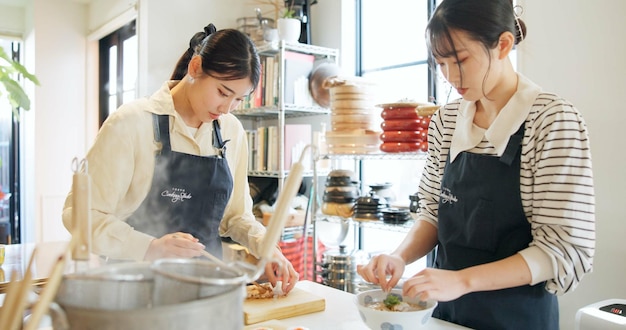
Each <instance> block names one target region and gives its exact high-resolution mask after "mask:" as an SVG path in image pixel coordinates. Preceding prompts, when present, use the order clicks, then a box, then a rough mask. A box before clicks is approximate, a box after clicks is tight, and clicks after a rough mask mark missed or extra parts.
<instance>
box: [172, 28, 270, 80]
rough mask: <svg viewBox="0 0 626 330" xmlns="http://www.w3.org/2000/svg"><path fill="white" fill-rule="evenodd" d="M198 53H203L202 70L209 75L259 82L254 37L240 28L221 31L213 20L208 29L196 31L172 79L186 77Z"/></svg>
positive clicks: (259, 72) (257, 56)
mask: <svg viewBox="0 0 626 330" xmlns="http://www.w3.org/2000/svg"><path fill="white" fill-rule="evenodd" d="M196 54H197V55H200V56H201V57H202V71H204V73H206V74H207V75H210V76H215V77H217V78H219V79H224V80H234V79H242V78H250V81H251V82H252V86H253V88H255V87H256V86H257V85H258V83H259V79H260V77H261V64H260V60H259V54H258V53H257V50H256V47H255V46H254V43H253V42H252V40H250V38H249V37H248V36H247V35H245V34H244V33H242V32H240V31H238V30H235V29H224V30H219V31H217V30H216V28H215V25H213V24H209V25H207V26H206V27H205V28H204V31H202V32H198V33H196V34H194V36H193V37H192V38H191V40H189V48H188V49H187V50H186V51H185V52H184V53H183V55H182V56H181V57H180V58H179V59H178V62H177V63H176V67H175V68H174V72H172V76H171V77H170V79H171V80H181V79H183V77H184V76H185V75H186V74H187V68H188V66H189V61H191V57H192V56H193V55H196Z"/></svg>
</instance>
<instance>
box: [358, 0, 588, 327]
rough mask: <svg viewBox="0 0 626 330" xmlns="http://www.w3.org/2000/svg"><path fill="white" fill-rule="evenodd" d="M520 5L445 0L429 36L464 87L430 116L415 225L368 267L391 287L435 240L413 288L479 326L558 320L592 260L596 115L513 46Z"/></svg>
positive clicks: (519, 35) (449, 75) (440, 310)
mask: <svg viewBox="0 0 626 330" xmlns="http://www.w3.org/2000/svg"><path fill="white" fill-rule="evenodd" d="M518 14H520V10H519V8H515V9H514V7H513V5H512V4H511V1H510V0H472V1H467V0H443V1H442V2H441V4H440V5H439V6H438V7H437V8H436V10H435V12H434V14H433V16H432V18H431V19H430V21H429V23H428V25H427V28H426V42H427V45H428V47H429V49H430V51H431V56H432V58H433V60H434V62H435V63H436V65H437V66H438V67H439V69H440V70H441V72H442V74H443V75H444V77H445V78H446V79H447V81H448V82H449V83H450V84H451V85H452V86H453V87H454V88H455V89H456V90H457V91H458V93H459V94H460V95H461V96H462V97H461V98H460V99H458V100H454V101H452V102H450V103H448V104H446V105H444V106H442V107H441V108H440V109H439V110H438V111H437V112H436V113H435V114H434V115H433V117H432V119H431V123H430V126H429V132H428V144H429V146H428V157H427V160H426V165H425V167H424V172H423V175H422V178H421V182H420V186H419V191H418V195H419V200H420V202H419V205H420V209H419V211H418V220H417V221H416V222H415V225H414V226H413V228H412V229H411V231H410V232H409V233H408V234H407V236H406V237H405V239H404V241H403V242H402V243H401V244H400V245H399V246H398V247H397V248H396V249H395V250H394V251H393V252H391V253H390V254H381V255H378V256H375V257H373V258H372V260H371V261H370V263H369V264H367V265H364V266H361V267H358V272H359V274H360V275H361V276H362V277H363V278H364V279H365V280H367V281H370V282H373V283H377V284H380V285H381V287H382V288H383V289H386V290H388V289H390V288H392V287H394V286H395V285H396V284H397V283H398V281H399V280H400V278H401V276H402V275H403V273H404V270H405V265H406V264H408V263H411V262H414V261H416V260H418V259H420V258H422V257H424V256H425V255H427V254H428V253H429V252H431V251H433V253H434V254H435V257H434V258H433V259H432V260H433V264H432V268H430V267H429V268H426V269H424V270H422V271H420V272H418V273H417V274H414V275H413V276H411V277H410V278H408V279H406V280H405V281H404V285H403V293H404V294H405V295H408V296H411V297H414V296H418V297H419V298H420V299H422V300H426V299H434V300H437V301H439V304H438V306H437V308H436V309H435V311H434V313H433V316H434V317H437V318H440V319H443V320H446V321H450V322H453V323H456V324H460V325H463V326H467V327H470V328H474V329H559V310H558V302H557V295H561V294H564V293H567V292H570V291H573V290H574V289H575V288H576V287H577V285H578V284H579V283H580V281H581V280H582V278H583V277H584V275H585V274H587V273H590V272H591V271H592V266H593V255H594V249H595V198H594V185H593V173H592V166H591V165H592V164H591V152H590V143H589V136H588V132H587V127H586V124H585V122H584V120H583V118H582V117H581V115H580V113H579V112H578V110H577V109H576V108H575V107H574V106H573V105H572V104H571V103H569V102H568V101H566V100H564V99H563V98H561V97H559V96H557V95H555V94H553V93H550V92H546V91H543V90H542V89H541V87H539V86H537V85H536V84H535V83H533V82H532V81H530V80H529V79H528V78H526V77H524V76H523V75H521V74H520V73H517V72H515V70H514V69H513V65H512V63H511V61H510V60H509V56H508V55H509V54H510V52H511V50H512V49H513V48H514V46H515V45H516V44H517V43H519V42H521V41H522V40H523V39H524V38H525V37H526V36H527V33H526V26H525V25H524V23H523V21H522V20H521V19H520V17H519V16H518ZM435 248H436V249H435ZM433 249H434V250H433ZM429 266H430V265H429ZM388 275H391V276H390V277H389V278H388V277H387V276H388ZM417 322H419V320H416V323H417Z"/></svg>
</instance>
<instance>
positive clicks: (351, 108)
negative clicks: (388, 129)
mask: <svg viewBox="0 0 626 330" xmlns="http://www.w3.org/2000/svg"><path fill="white" fill-rule="evenodd" d="M325 87H326V88H328V89H329V90H330V107H331V115H330V131H327V132H326V143H327V144H328V152H329V153H331V154H367V153H374V152H377V151H378V150H379V146H380V139H379V136H380V133H381V132H380V117H379V113H380V112H379V109H377V108H376V86H375V85H374V84H372V83H371V82H368V81H366V80H363V79H361V80H357V78H356V77H354V78H352V79H350V80H348V79H339V78H337V77H335V78H333V79H329V80H327V81H326V82H325Z"/></svg>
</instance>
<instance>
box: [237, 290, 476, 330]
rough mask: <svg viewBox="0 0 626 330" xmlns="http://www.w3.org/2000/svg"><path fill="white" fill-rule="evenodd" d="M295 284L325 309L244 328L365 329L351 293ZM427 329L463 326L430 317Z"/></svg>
mask: <svg viewBox="0 0 626 330" xmlns="http://www.w3.org/2000/svg"><path fill="white" fill-rule="evenodd" d="M296 287H297V288H299V289H302V290H306V291H309V292H311V293H313V294H315V295H318V296H320V297H324V298H325V299H326V309H325V310H324V311H323V312H317V313H312V314H306V315H301V316H296V317H291V318H287V319H283V320H279V321H268V322H261V323H257V324H254V325H250V326H247V327H246V328H245V329H246V330H248V329H255V328H258V327H260V326H261V325H267V326H269V325H272V324H277V325H278V327H277V328H280V327H284V328H285V329H288V328H289V327H305V328H308V329H310V330H318V329H319V330H326V329H333V330H361V329H363V330H366V329H368V328H367V326H366V325H365V323H363V321H361V318H360V317H359V312H358V310H357V308H356V305H355V304H354V294H351V293H349V292H345V291H341V290H338V289H335V288H332V287H329V286H326V285H323V284H319V283H315V282H311V281H300V282H298V284H296ZM427 329H435V330H439V329H441V330H443V329H467V328H465V327H462V326H459V325H456V324H452V323H449V322H446V321H442V320H439V319H436V318H432V319H431V320H430V321H429V322H428V327H427Z"/></svg>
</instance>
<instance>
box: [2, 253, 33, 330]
mask: <svg viewBox="0 0 626 330" xmlns="http://www.w3.org/2000/svg"><path fill="white" fill-rule="evenodd" d="M36 252H37V248H35V249H34V250H33V252H32V254H31V256H30V260H29V261H28V268H26V273H25V274H24V277H23V278H22V282H21V285H20V287H19V290H18V292H17V294H18V295H17V297H16V298H15V300H14V301H13V305H14V306H13V311H12V312H11V313H12V314H13V317H12V319H11V323H10V324H9V327H8V329H9V330H16V329H19V328H20V324H21V322H22V317H23V316H24V310H25V309H26V305H27V304H26V302H27V300H28V293H29V291H30V290H31V287H32V283H33V281H32V279H33V272H32V271H31V269H32V266H33V261H34V260H35V253H36Z"/></svg>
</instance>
